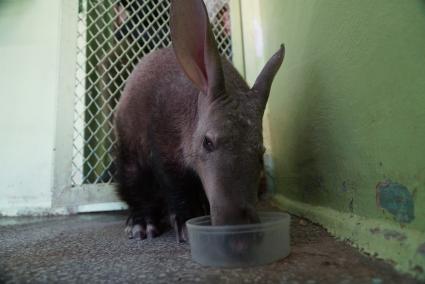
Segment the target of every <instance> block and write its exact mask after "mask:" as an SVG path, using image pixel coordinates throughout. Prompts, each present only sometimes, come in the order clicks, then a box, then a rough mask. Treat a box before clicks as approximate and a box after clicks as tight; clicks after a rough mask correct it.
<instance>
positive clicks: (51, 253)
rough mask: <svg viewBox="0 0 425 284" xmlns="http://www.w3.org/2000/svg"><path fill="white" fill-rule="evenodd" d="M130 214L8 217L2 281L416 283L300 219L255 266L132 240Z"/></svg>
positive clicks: (167, 238)
mask: <svg viewBox="0 0 425 284" xmlns="http://www.w3.org/2000/svg"><path fill="white" fill-rule="evenodd" d="M125 218H126V216H125V215H123V214H122V213H113V214H87V215H79V216H70V217H50V218H25V219H18V220H17V219H10V218H0V283H4V282H5V283H55V282H60V283H99V282H102V283H136V282H138V283H308V284H313V283H374V284H379V283H416V282H415V281H414V280H413V279H412V278H410V277H407V276H404V275H400V274H399V273H397V272H395V271H394V270H393V269H392V268H391V267H390V265H388V264H386V263H384V262H382V261H378V260H375V259H372V258H370V257H368V256H365V255H362V254H360V253H359V252H357V251H356V250H355V249H353V248H351V247H350V246H348V245H347V244H345V243H344V242H340V241H336V240H335V239H334V238H332V237H331V236H330V235H329V234H328V233H326V231H325V230H324V229H322V228H321V227H319V226H317V225H314V224H311V223H309V222H307V221H305V220H302V219H298V218H295V217H294V218H293V219H292V225H291V226H292V227H291V239H292V240H291V243H292V252H291V254H290V256H289V257H287V258H286V259H284V260H281V261H279V262H276V263H273V264H270V265H267V266H263V267H255V268H249V269H213V268H206V267H201V266H200V265H198V264H196V263H194V262H193V261H192V260H191V257H190V251H189V246H188V245H187V244H176V243H175V239H174V234H173V233H172V232H168V233H166V234H165V235H163V236H161V237H159V238H157V239H154V240H149V241H136V240H128V239H127V238H126V237H125V236H124V233H123V231H124V221H125Z"/></svg>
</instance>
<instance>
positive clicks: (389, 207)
mask: <svg viewBox="0 0 425 284" xmlns="http://www.w3.org/2000/svg"><path fill="white" fill-rule="evenodd" d="M376 203H377V206H378V207H380V208H383V209H385V210H386V211H387V212H389V213H391V214H392V215H393V216H394V218H395V220H396V221H397V222H399V223H410V222H412V221H413V220H414V219H415V216H414V202H413V196H412V194H411V193H410V192H409V190H408V189H407V187H405V186H404V185H401V184H398V183H394V182H390V181H384V182H380V183H378V184H377V186H376Z"/></svg>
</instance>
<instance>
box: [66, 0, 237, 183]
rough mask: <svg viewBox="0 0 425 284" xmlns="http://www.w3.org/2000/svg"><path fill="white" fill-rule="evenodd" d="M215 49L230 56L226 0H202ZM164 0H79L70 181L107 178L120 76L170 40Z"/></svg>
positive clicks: (122, 78) (122, 80) (110, 174)
mask: <svg viewBox="0 0 425 284" xmlns="http://www.w3.org/2000/svg"><path fill="white" fill-rule="evenodd" d="M204 1H205V2H206V4H207V8H208V14H209V17H210V20H211V23H212V26H213V31H214V34H215V36H216V39H217V43H218V46H219V50H220V52H221V53H222V54H224V55H225V56H226V57H227V58H229V59H231V58H232V46H231V35H230V17H229V3H228V2H229V1H230V0H204ZM169 7H170V0H79V14H78V34H77V43H78V47H77V72H76V77H75V105H74V112H75V114H74V137H73V139H74V141H73V160H72V177H71V178H72V184H73V185H74V186H78V185H82V184H93V183H110V182H112V181H113V175H114V171H115V169H114V166H113V157H112V148H113V145H114V142H115V141H114V138H113V134H112V132H113V127H112V125H113V121H112V120H113V112H114V109H115V107H116V105H117V102H118V100H119V97H120V95H121V92H122V89H123V87H124V84H125V81H126V79H127V77H128V76H129V74H130V72H131V71H132V70H133V68H134V66H135V65H136V64H137V62H138V61H139V60H140V59H141V58H142V57H143V56H144V55H145V54H147V53H149V52H150V51H152V50H155V49H158V48H163V47H167V46H170V44H171V40H170V30H169V26H168V21H169Z"/></svg>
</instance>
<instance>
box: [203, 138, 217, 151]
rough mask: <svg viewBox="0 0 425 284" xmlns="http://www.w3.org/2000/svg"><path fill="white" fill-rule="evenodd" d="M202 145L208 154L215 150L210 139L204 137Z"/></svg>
mask: <svg viewBox="0 0 425 284" xmlns="http://www.w3.org/2000/svg"><path fill="white" fill-rule="evenodd" d="M202 145H203V146H204V149H205V150H206V151H207V152H209V153H210V152H212V151H214V149H215V147H214V143H213V142H212V140H211V138H209V137H207V136H205V137H204V141H203V142H202Z"/></svg>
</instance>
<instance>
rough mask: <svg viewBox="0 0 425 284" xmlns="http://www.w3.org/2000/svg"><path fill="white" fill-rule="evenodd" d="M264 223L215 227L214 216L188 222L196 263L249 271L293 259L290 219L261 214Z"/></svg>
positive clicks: (277, 214)
mask: <svg viewBox="0 0 425 284" xmlns="http://www.w3.org/2000/svg"><path fill="white" fill-rule="evenodd" d="M259 217H260V220H261V223H258V224H248V225H226V226H211V218H210V216H203V217H197V218H193V219H190V220H188V221H187V222H186V225H187V230H188V233H189V243H190V250H191V253H192V259H193V260H195V261H196V262H198V263H200V264H202V265H206V266H214V267H247V266H256V265H263V264H267V263H271V262H274V261H277V260H279V259H282V258H284V257H286V256H288V255H289V251H290V247H289V223H290V216H289V214H287V213H282V212H260V213H259Z"/></svg>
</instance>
